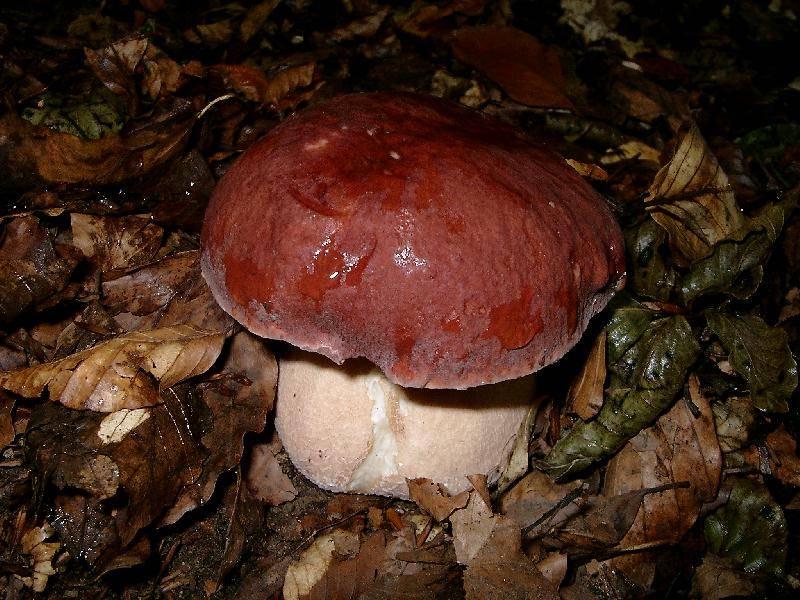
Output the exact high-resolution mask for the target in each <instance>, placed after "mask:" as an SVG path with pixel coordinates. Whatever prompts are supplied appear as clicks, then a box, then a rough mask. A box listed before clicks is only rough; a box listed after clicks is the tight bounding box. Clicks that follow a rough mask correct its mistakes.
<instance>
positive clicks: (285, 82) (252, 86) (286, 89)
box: [212, 62, 316, 106]
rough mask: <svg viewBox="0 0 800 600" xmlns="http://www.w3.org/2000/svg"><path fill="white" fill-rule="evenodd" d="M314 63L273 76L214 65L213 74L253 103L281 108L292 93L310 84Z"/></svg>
mask: <svg viewBox="0 0 800 600" xmlns="http://www.w3.org/2000/svg"><path fill="white" fill-rule="evenodd" d="M315 68H316V65H315V63H313V62H312V63H307V64H302V65H294V66H288V67H285V68H283V69H281V70H279V71H277V72H276V73H274V74H272V75H271V76H269V77H267V75H266V74H265V73H264V72H263V71H262V70H261V69H257V68H256V67H252V66H250V65H215V66H214V67H212V72H214V73H217V74H218V75H219V76H221V77H222V78H223V80H224V82H225V85H226V86H228V87H229V88H231V89H234V90H236V91H237V92H239V93H241V94H242V95H243V96H244V97H245V98H247V99H248V100H251V101H252V102H258V103H259V104H262V105H272V106H279V105H280V104H281V103H282V101H283V100H285V99H286V98H287V97H288V96H289V95H290V94H291V93H292V92H294V91H296V90H298V89H300V88H303V87H306V86H308V85H311V82H312V81H313V79H314V70H315Z"/></svg>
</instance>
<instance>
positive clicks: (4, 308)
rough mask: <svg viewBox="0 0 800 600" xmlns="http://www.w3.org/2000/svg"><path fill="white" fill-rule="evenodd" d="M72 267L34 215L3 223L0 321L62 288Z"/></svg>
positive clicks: (0, 266) (0, 249)
mask: <svg viewBox="0 0 800 600" xmlns="http://www.w3.org/2000/svg"><path fill="white" fill-rule="evenodd" d="M74 266H75V265H74V263H73V262H72V261H70V260H68V259H65V258H62V257H61V256H60V255H59V254H58V252H56V249H55V247H54V246H53V242H52V241H51V239H50V236H49V235H48V233H47V231H46V230H45V229H44V228H43V227H42V226H41V225H40V224H39V220H38V219H37V218H36V217H33V216H27V217H20V218H17V219H13V220H11V221H9V222H7V223H6V224H5V229H4V231H3V242H2V245H0V323H7V322H9V321H11V320H12V319H14V318H15V317H17V316H19V315H20V314H22V313H23V312H24V311H25V310H27V309H29V308H33V307H36V306H37V305H39V304H41V303H44V302H45V301H46V300H47V299H48V298H50V297H52V296H53V295H54V294H56V293H58V292H59V291H61V290H63V289H64V288H65V287H66V285H67V283H68V282H69V276H70V274H71V273H72V269H73V267H74Z"/></svg>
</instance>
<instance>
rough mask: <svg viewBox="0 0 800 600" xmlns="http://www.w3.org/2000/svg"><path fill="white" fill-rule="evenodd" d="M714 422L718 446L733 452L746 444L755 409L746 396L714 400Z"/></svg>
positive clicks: (724, 450)
mask: <svg viewBox="0 0 800 600" xmlns="http://www.w3.org/2000/svg"><path fill="white" fill-rule="evenodd" d="M711 409H712V410H713V411H714V422H715V425H716V429H717V438H718V439H719V446H720V448H721V449H722V451H723V452H726V453H727V452H733V451H734V450H739V449H740V448H744V446H746V445H747V441H748V439H749V438H750V430H751V428H752V426H753V424H754V423H755V420H756V409H755V407H754V406H753V403H752V402H751V401H750V398H748V397H747V396H731V397H730V398H726V399H725V400H724V401H722V402H715V403H714V405H713V406H712V407H711Z"/></svg>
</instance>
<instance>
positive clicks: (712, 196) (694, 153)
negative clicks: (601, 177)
mask: <svg viewBox="0 0 800 600" xmlns="http://www.w3.org/2000/svg"><path fill="white" fill-rule="evenodd" d="M645 200H646V202H648V206H647V210H648V212H649V213H650V216H652V217H653V219H654V220H655V221H656V222H657V223H658V224H659V225H661V226H662V227H663V228H664V229H665V230H666V232H667V234H668V236H669V243H670V246H671V247H672V249H673V250H674V251H675V252H677V254H678V255H679V256H681V257H683V258H685V259H686V260H688V261H694V260H698V259H701V258H704V257H706V256H708V254H710V253H711V250H712V248H713V247H714V245H715V244H717V242H719V241H721V240H724V239H726V238H729V237H731V236H732V235H733V234H734V233H735V232H737V231H739V230H740V229H741V228H742V226H743V225H744V217H743V216H742V213H741V211H740V209H739V207H738V205H737V204H736V199H735V198H734V196H733V191H732V189H731V186H730V183H729V181H728V177H727V176H726V175H725V173H724V172H723V171H722V168H721V167H720V166H719V163H718V162H717V159H716V158H715V157H714V155H713V154H712V153H711V150H710V149H709V147H708V145H707V144H706V142H705V140H704V139H703V136H702V135H701V134H700V130H699V129H698V128H697V126H696V125H692V126H691V128H690V129H689V131H688V132H687V133H686V135H684V137H683V138H682V139H681V141H680V143H679V144H678V147H677V149H676V150H675V154H674V156H673V157H672V158H671V159H670V161H669V163H667V164H666V165H665V166H664V167H663V168H662V169H661V170H660V171H659V172H658V174H657V175H656V177H655V180H654V181H653V184H652V185H651V186H650V190H649V191H648V196H647V198H646V199H645Z"/></svg>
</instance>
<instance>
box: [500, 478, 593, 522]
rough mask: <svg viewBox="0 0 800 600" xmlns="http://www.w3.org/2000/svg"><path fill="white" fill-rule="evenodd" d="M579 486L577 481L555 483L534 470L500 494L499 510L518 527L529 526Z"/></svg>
mask: <svg viewBox="0 0 800 600" xmlns="http://www.w3.org/2000/svg"><path fill="white" fill-rule="evenodd" d="M581 486H582V484H581V483H580V482H577V481H571V482H567V483H556V482H554V481H553V480H552V479H550V477H549V476H547V475H545V474H544V473H542V472H541V471H535V470H534V471H531V472H530V473H528V474H527V475H526V476H525V477H524V478H523V479H522V480H521V481H520V482H519V483H517V484H516V485H515V486H514V487H513V488H511V489H510V490H509V491H508V492H507V493H506V494H504V495H503V496H502V498H501V500H500V511H501V512H502V513H503V514H504V515H506V516H507V517H510V518H512V519H514V520H515V521H516V522H517V523H519V525H520V527H523V528H525V527H529V526H530V525H532V524H533V523H535V522H536V521H538V520H539V519H540V518H542V517H543V516H544V515H545V514H546V513H547V512H548V511H550V510H551V509H553V508H554V507H555V506H556V505H558V504H559V503H560V502H562V500H564V498H567V497H569V496H570V495H571V494H572V493H573V492H574V491H575V490H576V489H577V488H580V487H581Z"/></svg>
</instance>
